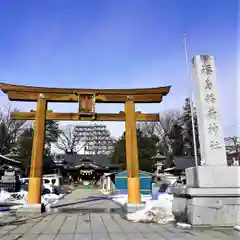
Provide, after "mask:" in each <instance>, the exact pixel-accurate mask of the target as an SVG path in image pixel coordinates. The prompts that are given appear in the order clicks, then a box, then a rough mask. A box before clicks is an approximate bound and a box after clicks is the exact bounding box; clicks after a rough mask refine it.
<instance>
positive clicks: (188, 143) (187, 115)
mask: <svg viewBox="0 0 240 240" xmlns="http://www.w3.org/2000/svg"><path fill="white" fill-rule="evenodd" d="M193 120H194V128H195V136H196V147H197V153H198V154H199V153H200V143H199V134H198V122H197V114H196V108H195V107H193ZM182 127H183V132H182V134H183V140H184V145H185V146H184V152H185V155H192V156H193V155H194V144H193V128H192V114H191V105H190V99H189V98H186V99H185V104H184V106H183V114H182Z"/></svg>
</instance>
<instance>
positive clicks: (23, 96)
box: [8, 91, 162, 103]
mask: <svg viewBox="0 0 240 240" xmlns="http://www.w3.org/2000/svg"><path fill="white" fill-rule="evenodd" d="M38 95H39V93H32V92H28V93H27V92H19V91H9V92H8V98H9V100H11V101H27V102H34V101H37V100H38ZM44 96H45V99H46V100H47V101H48V102H78V95H76V94H74V93H71V94H66V93H58V94H57V93H46V94H44ZM80 96H81V95H80ZM82 96H84V95H82ZM85 96H86V97H88V98H89V97H90V98H92V95H85ZM128 97H129V96H128V95H120V94H112V95H100V94H99V95H96V97H95V102H96V103H125V102H126V101H127V99H128ZM132 99H133V101H134V102H135V103H160V102H161V101H162V95H160V94H144V95H139V94H136V95H133V96H132Z"/></svg>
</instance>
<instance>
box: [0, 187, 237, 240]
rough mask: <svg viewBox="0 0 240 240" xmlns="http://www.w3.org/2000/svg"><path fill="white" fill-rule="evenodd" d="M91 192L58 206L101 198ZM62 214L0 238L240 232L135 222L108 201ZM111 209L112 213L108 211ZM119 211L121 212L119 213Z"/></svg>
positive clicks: (85, 239)
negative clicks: (129, 220) (124, 217)
mask: <svg viewBox="0 0 240 240" xmlns="http://www.w3.org/2000/svg"><path fill="white" fill-rule="evenodd" d="M100 195H101V194H100V193H98V192H96V191H92V190H76V191H74V192H73V193H72V194H71V195H69V196H67V197H66V198H65V199H63V200H61V201H60V202H59V203H58V205H59V206H60V205H61V204H66V203H68V204H69V203H71V202H72V201H79V200H81V199H83V198H84V197H85V198H86V197H89V196H93V197H98V196H100ZM59 209H60V210H59V212H55V213H51V214H47V215H43V216H38V217H36V218H34V219H30V220H28V221H26V222H23V223H22V224H19V223H18V224H13V223H12V224H8V225H5V226H2V227H1V228H0V239H4V240H9V239H12V240H13V239H15V240H17V239H19V240H23V239H28V240H34V239H39V240H57V239H58V240H60V239H64V240H68V239H72V240H73V239H74V240H75V239H80V240H90V239H91V240H95V239H97V240H108V239H113V240H120V239H130V240H134V239H135V240H142V239H148V240H180V239H182V240H183V239H184V240H185V239H187V240H189V239H193V240H194V239H199V240H210V239H219V240H225V239H226V240H228V239H229V240H230V239H231V240H235V239H236V240H237V239H240V233H239V232H237V231H232V230H206V229H205V230H203V229H202V230H181V229H179V228H176V227H174V226H173V225H172V224H167V225H159V224H154V223H151V224H145V223H132V222H128V221H126V220H124V219H123V218H122V216H121V214H119V213H120V212H121V211H120V209H119V206H118V205H116V204H114V203H112V202H111V201H109V200H100V201H95V202H94V201H92V202H87V203H86V202H85V203H78V204H77V205H69V206H64V207H63V206H62V207H61V208H59ZM106 209H107V210H109V211H106ZM118 211H119V212H118Z"/></svg>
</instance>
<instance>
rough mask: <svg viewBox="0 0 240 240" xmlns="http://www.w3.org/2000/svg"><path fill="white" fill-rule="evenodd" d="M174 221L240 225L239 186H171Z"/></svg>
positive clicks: (200, 224)
mask: <svg viewBox="0 0 240 240" xmlns="http://www.w3.org/2000/svg"><path fill="white" fill-rule="evenodd" d="M170 193H173V194H174V199H173V210H172V211H173V214H174V216H175V218H176V221H179V222H186V223H189V224H191V225H192V226H211V227H232V226H235V225H240V189H239V188H208V189H204V188H180V187H179V188H177V187H176V188H171V189H170Z"/></svg>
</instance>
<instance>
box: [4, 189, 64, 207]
mask: <svg viewBox="0 0 240 240" xmlns="http://www.w3.org/2000/svg"><path fill="white" fill-rule="evenodd" d="M64 196H65V195H64V194H59V195H57V194H53V193H50V194H45V195H42V197H41V203H42V204H43V205H44V206H45V208H46V210H48V209H49V208H51V206H52V205H53V204H56V203H57V202H58V201H59V200H60V199H61V198H63V197H64ZM27 201H28V192H27V191H24V190H22V191H20V192H16V193H9V192H6V191H4V190H1V192H0V203H9V204H10V205H11V206H9V210H16V209H18V208H21V207H22V205H25V204H27Z"/></svg>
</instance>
